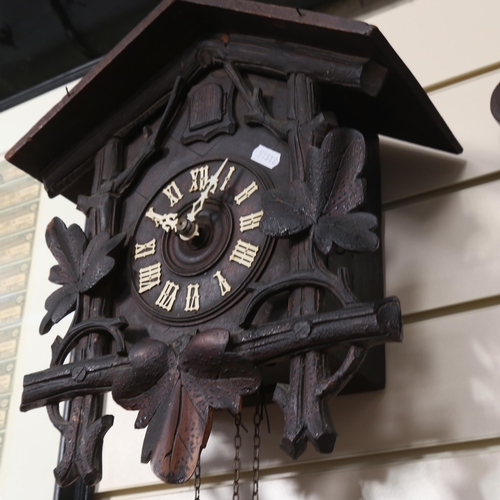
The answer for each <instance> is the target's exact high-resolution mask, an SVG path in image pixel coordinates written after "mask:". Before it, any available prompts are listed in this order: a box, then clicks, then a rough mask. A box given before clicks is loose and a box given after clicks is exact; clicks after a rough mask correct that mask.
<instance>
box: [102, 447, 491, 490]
mask: <svg viewBox="0 0 500 500" xmlns="http://www.w3.org/2000/svg"><path fill="white" fill-rule="evenodd" d="M245 479H246V480H243V481H242V484H241V487H240V492H241V493H240V498H241V500H250V499H251V498H252V497H251V489H250V488H251V485H250V484H249V481H248V479H247V478H245ZM499 491H500V451H499V450H498V448H493V449H491V450H487V453H480V452H477V451H475V452H469V453H460V454H458V455H454V456H453V455H450V454H443V455H441V456H434V455H430V456H427V457H413V458H410V459H407V461H406V462H403V461H402V460H401V459H400V460H399V461H396V460H394V461H392V462H386V463H381V464H379V465H374V464H373V465H372V464H369V465H367V464H363V463H359V464H350V465H349V466H347V467H342V468H339V469H332V470H328V469H327V468H325V467H318V468H317V470H316V471H314V469H311V468H307V469H303V470H297V469H295V470H291V471H289V472H281V473H278V474H270V475H266V474H263V477H262V479H261V481H260V484H259V498H260V500H275V499H276V498H286V499H300V500H361V499H363V500H389V499H395V500H479V499H481V500H498V498H499ZM170 498H172V499H174V498H175V500H191V499H192V498H193V487H192V485H190V486H188V487H186V486H184V487H180V488H177V489H174V488H171V487H170V488H169V487H168V486H167V487H163V488H158V489H155V490H153V491H148V490H142V491H141V490H138V491H135V492H134V491H128V492H124V494H122V493H121V492H117V493H116V494H115V493H114V492H110V493H100V494H97V495H96V500H160V499H161V500H165V499H170ZM201 498H202V499H203V500H220V499H230V498H232V486H231V485H230V484H227V481H225V482H223V483H222V484H221V483H217V482H216V483H213V482H210V481H208V484H204V483H202V487H201Z"/></svg>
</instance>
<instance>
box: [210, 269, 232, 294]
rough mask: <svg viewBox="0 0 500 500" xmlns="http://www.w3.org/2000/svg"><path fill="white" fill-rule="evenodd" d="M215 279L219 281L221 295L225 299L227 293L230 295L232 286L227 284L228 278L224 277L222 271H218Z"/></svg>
mask: <svg viewBox="0 0 500 500" xmlns="http://www.w3.org/2000/svg"><path fill="white" fill-rule="evenodd" d="M213 277H214V278H217V280H218V281H219V286H220V294H221V295H222V296H223V297H224V295H226V293H229V292H230V291H231V285H230V284H229V283H228V282H227V280H226V278H224V276H222V273H221V272H220V271H217V272H216V273H215V274H214V275H213Z"/></svg>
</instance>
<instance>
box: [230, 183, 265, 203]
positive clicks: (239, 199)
mask: <svg viewBox="0 0 500 500" xmlns="http://www.w3.org/2000/svg"><path fill="white" fill-rule="evenodd" d="M258 189H259V186H258V185H257V183H256V182H255V181H253V182H252V184H250V185H249V186H247V187H246V188H245V189H244V190H243V191H242V192H241V193H240V194H239V195H237V196H235V197H234V201H235V202H236V205H241V204H242V203H243V202H244V201H245V200H248V198H250V196H252V194H253V193H255V191H257V190H258Z"/></svg>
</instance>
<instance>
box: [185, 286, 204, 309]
mask: <svg viewBox="0 0 500 500" xmlns="http://www.w3.org/2000/svg"><path fill="white" fill-rule="evenodd" d="M199 288H200V285H199V284H198V283H195V284H194V285H188V290H187V295H186V307H185V308H184V311H197V310H198V309H199V308H200V293H199V290H198V289H199Z"/></svg>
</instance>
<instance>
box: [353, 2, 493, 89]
mask: <svg viewBox="0 0 500 500" xmlns="http://www.w3.org/2000/svg"><path fill="white" fill-rule="evenodd" d="M499 18H500V2H498V0H474V1H470V0H461V1H457V0H402V1H400V2H394V4H392V5H389V6H388V8H385V9H380V10H379V11H378V12H375V13H372V14H368V15H364V16H363V17H362V20H363V21H365V22H367V23H369V24H374V25H375V26H377V27H378V28H379V29H380V31H381V32H382V34H383V35H384V36H385V37H386V38H387V40H388V41H389V43H390V44H391V45H392V46H393V48H394V50H395V51H396V52H397V54H398V55H399V57H401V59H402V60H403V61H404V62H405V64H406V65H407V66H408V67H409V68H410V70H411V71H412V73H413V74H414V75H415V77H416V78H417V80H418V81H419V82H420V84H421V85H422V86H424V87H427V86H430V85H434V84H436V83H440V82H443V81H446V80H449V79H452V78H456V77H457V76H460V75H463V74H465V73H469V72H471V71H475V70H477V69H478V68H482V67H485V66H489V65H496V64H498V63H499V61H500V57H499V54H498V47H500V30H499V29H498V19H499Z"/></svg>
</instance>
